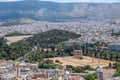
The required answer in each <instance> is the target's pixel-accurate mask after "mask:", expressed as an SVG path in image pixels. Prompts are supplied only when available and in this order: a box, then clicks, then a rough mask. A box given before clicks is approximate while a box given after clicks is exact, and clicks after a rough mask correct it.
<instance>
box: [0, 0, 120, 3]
mask: <svg viewBox="0 0 120 80" xmlns="http://www.w3.org/2000/svg"><path fill="white" fill-rule="evenodd" d="M12 1H24V0H0V2H12ZM25 1H31V0H25ZM33 1H34V0H33ZM39 1H52V2H61V3H71V2H90V3H120V0H39Z"/></svg>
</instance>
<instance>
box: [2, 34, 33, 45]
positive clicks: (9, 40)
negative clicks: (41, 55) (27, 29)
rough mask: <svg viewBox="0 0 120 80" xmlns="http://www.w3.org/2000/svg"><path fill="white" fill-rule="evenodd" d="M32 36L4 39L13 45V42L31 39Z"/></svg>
mask: <svg viewBox="0 0 120 80" xmlns="http://www.w3.org/2000/svg"><path fill="white" fill-rule="evenodd" d="M32 36H33V35H22V36H10V37H4V38H5V39H7V41H8V42H10V43H13V42H17V41H20V40H22V39H25V38H29V37H32Z"/></svg>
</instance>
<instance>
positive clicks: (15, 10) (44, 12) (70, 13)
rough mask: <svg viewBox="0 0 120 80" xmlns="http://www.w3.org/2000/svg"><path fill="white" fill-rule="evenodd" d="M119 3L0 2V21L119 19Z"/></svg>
mask: <svg viewBox="0 0 120 80" xmlns="http://www.w3.org/2000/svg"><path fill="white" fill-rule="evenodd" d="M119 12H120V3H113V4H112V3H54V2H46V1H36V0H35V1H34V0H33V1H32V0H31V1H19V2H0V20H8V19H18V18H23V17H26V18H31V19H34V20H42V21H68V20H69V21H70V20H71V21H79V20H80V19H89V20H90V19H95V20H97V19H103V20H104V19H111V18H112V19H113V18H120V14H119Z"/></svg>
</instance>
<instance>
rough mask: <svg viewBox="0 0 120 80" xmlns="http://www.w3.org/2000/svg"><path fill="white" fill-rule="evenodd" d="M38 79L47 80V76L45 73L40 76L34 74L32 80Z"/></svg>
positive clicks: (39, 74)
mask: <svg viewBox="0 0 120 80" xmlns="http://www.w3.org/2000/svg"><path fill="white" fill-rule="evenodd" d="M38 78H47V74H45V73H38V74H33V75H32V79H38Z"/></svg>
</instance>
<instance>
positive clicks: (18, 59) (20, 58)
mask: <svg viewBox="0 0 120 80" xmlns="http://www.w3.org/2000/svg"><path fill="white" fill-rule="evenodd" d="M34 51H36V49H35V48H32V50H31V51H30V52H29V53H26V54H25V55H24V56H21V57H19V58H17V59H16V60H15V61H19V62H24V61H25V60H26V58H27V57H28V56H29V55H30V54H32V53H33V52H34Z"/></svg>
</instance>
